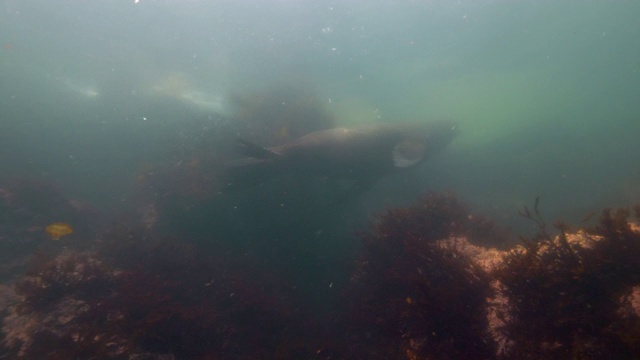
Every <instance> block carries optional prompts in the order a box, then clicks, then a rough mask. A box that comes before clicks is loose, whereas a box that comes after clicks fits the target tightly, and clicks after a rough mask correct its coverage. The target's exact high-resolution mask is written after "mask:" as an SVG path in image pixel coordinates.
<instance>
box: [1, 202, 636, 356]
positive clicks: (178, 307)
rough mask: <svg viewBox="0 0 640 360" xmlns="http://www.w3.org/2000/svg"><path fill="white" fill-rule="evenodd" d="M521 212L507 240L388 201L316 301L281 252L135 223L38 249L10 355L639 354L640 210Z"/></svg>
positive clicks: (456, 205)
mask: <svg viewBox="0 0 640 360" xmlns="http://www.w3.org/2000/svg"><path fill="white" fill-rule="evenodd" d="M523 215H525V217H527V218H529V219H530V220H531V221H533V222H534V224H535V225H537V226H538V228H539V234H538V236H536V237H534V238H531V239H522V241H521V243H520V245H517V246H512V247H511V248H506V247H505V246H506V244H507V243H508V240H507V239H505V233H504V232H502V231H501V230H500V229H499V228H498V227H497V226H496V225H495V224H494V223H493V222H491V221H490V220H489V219H486V218H484V217H482V216H478V215H476V214H473V213H472V211H471V209H470V208H469V207H468V206H466V205H465V204H464V203H463V202H461V201H460V200H458V199H457V198H456V197H455V196H454V195H453V194H451V193H430V194H427V195H425V196H423V197H422V198H420V199H419V201H417V202H416V203H415V204H414V205H412V206H409V207H405V208H394V209H389V210H387V211H386V212H384V213H381V214H379V215H378V216H377V217H376V218H375V220H374V221H373V223H372V224H371V225H370V227H368V229H365V230H364V231H362V232H361V233H360V234H359V238H360V240H361V247H360V250H359V252H358V253H357V255H356V256H355V258H350V260H349V261H350V262H351V264H352V266H351V267H349V266H344V269H348V270H344V271H342V272H340V273H336V274H337V275H336V276H342V277H344V280H343V284H344V285H343V286H340V290H339V291H336V292H335V293H334V294H335V295H333V296H334V297H335V298H334V299H333V300H331V301H329V300H330V298H329V297H327V298H323V299H322V300H323V301H327V302H328V303H330V304H332V305H331V306H329V305H327V306H326V307H325V308H324V309H323V310H322V311H319V310H318V308H317V307H312V306H310V305H309V303H308V298H307V297H302V296H300V293H299V292H300V291H299V289H298V288H297V287H296V285H294V284H293V283H292V282H291V278H290V277H288V276H287V275H288V274H286V273H285V271H284V270H283V269H278V268H277V267H274V266H273V263H272V262H273V261H274V259H275V258H276V257H277V254H276V253H274V254H275V255H274V254H271V255H269V256H267V255H264V254H263V255H261V254H260V253H259V252H255V253H251V254H248V253H246V252H244V250H242V249H241V251H239V250H238V249H237V248H226V247H225V246H226V245H225V243H224V242H218V243H216V245H215V246H212V245H211V244H210V245H209V246H207V247H202V246H200V245H199V244H198V243H192V242H189V241H188V240H186V239H184V238H180V237H159V235H158V233H157V232H154V231H150V230H149V229H148V227H146V226H145V224H144V219H142V218H141V219H138V220H137V221H135V220H134V219H130V220H129V221H127V222H125V221H123V222H120V223H118V224H112V225H111V226H109V227H107V228H106V229H103V230H101V231H99V232H96V233H95V234H93V235H92V236H91V237H90V238H87V241H85V243H84V244H82V245H81V244H80V243H79V242H73V241H72V242H69V243H68V244H67V246H60V247H57V248H55V249H53V250H55V251H51V250H52V248H51V247H47V246H44V247H42V246H41V247H40V248H39V250H37V251H35V252H34V254H32V256H31V257H30V261H29V262H30V264H31V265H30V266H29V268H28V270H27V271H26V272H24V273H22V274H21V275H19V276H17V280H16V281H14V282H13V283H12V284H8V283H7V285H2V286H0V305H2V306H1V309H2V310H1V312H0V316H1V317H2V331H1V332H0V344H1V346H0V358H16V359H21V358H22V359H40V358H42V359H44V358H46V359H77V358H82V359H85V358H86V359H90V358H100V359H182V358H189V359H214V358H215V359H256V358H265V359H270V358H277V359H314V358H315V359H389V358H392V359H411V360H417V359H444V360H446V359H496V360H502V359H505V360H506V359H635V358H638V357H639V356H640V315H639V314H640V228H639V227H638V226H637V225H635V223H634V221H635V222H637V221H638V220H639V219H640V207H636V208H634V209H633V210H629V209H620V210H615V211H614V210H604V211H603V212H602V214H601V216H600V221H599V223H598V225H597V226H595V227H593V228H584V229H570V228H569V227H568V226H567V225H564V224H561V223H558V224H556V226H555V227H554V228H553V230H552V229H550V228H548V227H547V226H546V223H545V222H544V221H543V219H542V216H541V215H540V211H538V206H537V204H536V206H535V208H534V211H529V210H528V209H527V210H526V211H525V212H524V213H523ZM74 236H77V235H74ZM84 236H87V235H86V234H84V235H83V234H81V236H80V237H84ZM49 243H50V242H49ZM496 246H500V247H502V248H501V249H496V248H495V247H496ZM44 250H47V251H44ZM302 251H305V250H304V248H303V247H299V248H291V249H290V252H289V253H288V256H301V254H302ZM267 259H268V260H267ZM345 259H347V258H346V257H345ZM345 261H346V260H345ZM284 269H286V270H290V268H287V267H285V268H284ZM298 276H299V277H304V274H298ZM347 279H350V280H347ZM331 286H333V283H331V284H329V287H331Z"/></svg>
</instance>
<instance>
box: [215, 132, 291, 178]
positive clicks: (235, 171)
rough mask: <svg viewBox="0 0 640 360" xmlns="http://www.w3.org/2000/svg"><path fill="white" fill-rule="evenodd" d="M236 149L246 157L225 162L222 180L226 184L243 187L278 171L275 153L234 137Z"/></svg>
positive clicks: (269, 176)
mask: <svg viewBox="0 0 640 360" xmlns="http://www.w3.org/2000/svg"><path fill="white" fill-rule="evenodd" d="M236 149H237V151H238V152H239V153H241V154H242V155H245V156H246V157H244V158H240V159H236V160H233V161H231V162H228V163H227V164H226V169H225V172H224V181H225V183H227V185H228V186H230V187H234V188H244V187H247V186H254V185H258V184H260V183H263V182H265V181H268V180H269V179H272V178H274V177H276V176H277V175H278V174H279V173H280V169H279V168H280V166H278V163H279V162H278V159H279V158H281V155H280V154H277V153H275V152H273V151H271V150H269V149H266V148H263V147H262V146H259V145H256V144H254V143H251V142H249V141H246V140H242V139H236Z"/></svg>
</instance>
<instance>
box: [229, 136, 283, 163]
mask: <svg viewBox="0 0 640 360" xmlns="http://www.w3.org/2000/svg"><path fill="white" fill-rule="evenodd" d="M236 144H237V148H238V150H239V151H241V152H242V153H243V154H244V155H246V156H250V157H254V158H258V159H276V158H278V157H280V155H279V154H277V153H275V152H273V151H271V150H269V149H265V148H263V147H262V146H259V145H256V144H254V143H251V142H248V141H246V140H242V139H236Z"/></svg>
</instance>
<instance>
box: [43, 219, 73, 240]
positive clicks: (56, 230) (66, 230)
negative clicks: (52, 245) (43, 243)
mask: <svg viewBox="0 0 640 360" xmlns="http://www.w3.org/2000/svg"><path fill="white" fill-rule="evenodd" d="M44 231H45V232H46V233H47V234H48V235H49V236H50V237H51V240H60V238H61V237H63V236H65V235H69V234H71V233H73V228H72V227H71V225H69V224H66V223H62V222H56V223H52V224H49V225H47V227H46V228H45V229H44Z"/></svg>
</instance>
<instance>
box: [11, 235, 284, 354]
mask: <svg viewBox="0 0 640 360" xmlns="http://www.w3.org/2000/svg"><path fill="white" fill-rule="evenodd" d="M145 234H146V233H145V232H144V231H126V229H119V230H118V231H115V232H113V233H111V234H107V235H105V239H104V241H105V242H106V243H112V244H109V245H106V244H105V245H104V246H103V247H102V248H101V250H100V251H98V252H91V253H90V252H83V253H80V252H73V251H67V252H65V253H63V254H61V255H59V256H57V257H54V258H52V259H44V258H41V259H38V260H39V261H38V262H36V263H35V265H34V266H33V268H32V270H31V271H30V272H29V274H28V275H27V276H26V277H24V278H23V279H22V280H20V281H19V282H18V283H17V284H16V290H17V292H18V294H19V295H20V296H21V300H19V301H18V303H17V304H16V305H14V306H12V307H11V309H10V310H9V311H8V315H7V316H6V317H5V319H4V325H3V328H2V332H3V333H4V339H3V343H2V347H0V357H3V358H4V357H6V358H25V359H89V358H100V359H121V358H125V359H126V358H133V357H135V356H147V358H177V357H179V358H189V359H205V358H212V357H215V358H216V359H238V358H261V357H270V356H273V349H274V348H276V347H277V346H278V343H277V341H279V340H280V339H281V334H282V332H283V331H284V330H285V329H287V324H289V322H290V321H291V317H292V311H291V310H290V306H289V304H288V301H287V299H286V296H283V294H282V293H281V292H280V290H281V289H282V288H283V286H282V285H281V284H279V282H278V279H277V278H273V277H271V276H270V274H269V273H268V272H265V271H262V272H261V273H258V272H257V271H255V272H254V271H251V272H247V270H246V269H244V268H241V267H237V265H236V264H232V262H230V261H227V260H226V259H224V257H223V256H216V255H214V254H203V253H202V252H201V251H199V250H198V249H196V248H195V247H193V246H189V245H185V244H181V243H180V242H169V241H158V240H154V239H153V238H152V237H149V236H147V235H145ZM267 354H268V355H267Z"/></svg>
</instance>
